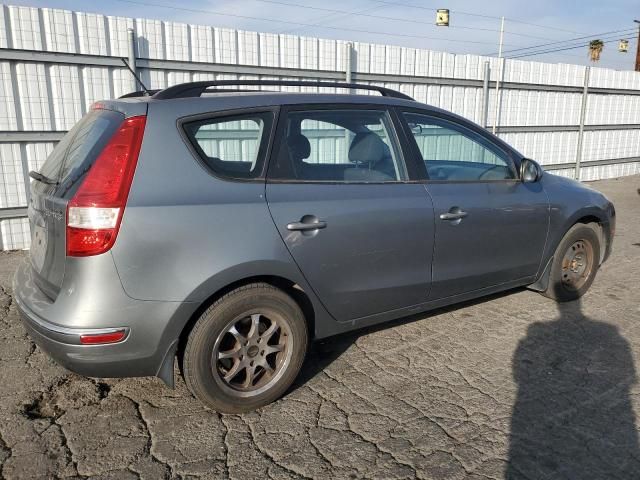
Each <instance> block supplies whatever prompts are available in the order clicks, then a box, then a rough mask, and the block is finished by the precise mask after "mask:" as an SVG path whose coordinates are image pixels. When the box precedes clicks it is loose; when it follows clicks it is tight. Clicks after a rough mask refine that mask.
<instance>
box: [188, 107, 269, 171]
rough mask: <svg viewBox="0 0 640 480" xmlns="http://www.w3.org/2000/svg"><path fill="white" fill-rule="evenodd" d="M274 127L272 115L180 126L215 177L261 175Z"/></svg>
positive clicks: (266, 114) (199, 122) (234, 116)
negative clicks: (272, 127)
mask: <svg viewBox="0 0 640 480" xmlns="http://www.w3.org/2000/svg"><path fill="white" fill-rule="evenodd" d="M272 124H273V114H272V113H271V112H260V113H246V114H241V115H230V116H224V117H220V116H216V117H214V118H207V119H202V120H197V121H193V122H186V123H184V124H183V128H184V132H185V134H186V136H187V139H188V140H189V142H190V143H191V145H192V146H193V148H194V149H195V151H196V154H197V155H198V157H199V158H200V160H201V163H202V164H203V165H204V167H205V168H206V169H207V170H209V171H211V172H212V173H213V174H215V175H217V176H222V177H227V178H234V179H254V178H259V177H260V176H262V170H263V166H264V157H265V153H266V148H267V144H268V140H269V134H270V132H271V126H272Z"/></svg>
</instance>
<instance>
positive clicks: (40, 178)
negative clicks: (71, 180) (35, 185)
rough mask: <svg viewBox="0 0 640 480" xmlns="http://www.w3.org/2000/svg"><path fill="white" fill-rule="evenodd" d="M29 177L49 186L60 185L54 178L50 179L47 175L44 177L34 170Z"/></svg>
mask: <svg viewBox="0 0 640 480" xmlns="http://www.w3.org/2000/svg"><path fill="white" fill-rule="evenodd" d="M29 176H30V177H31V178H33V179H34V180H37V181H39V182H42V183H46V184H47V185H58V183H60V182H58V181H57V180H54V179H53V178H49V177H47V176H46V175H42V174H41V173H38V172H36V171H34V170H31V171H30V172H29Z"/></svg>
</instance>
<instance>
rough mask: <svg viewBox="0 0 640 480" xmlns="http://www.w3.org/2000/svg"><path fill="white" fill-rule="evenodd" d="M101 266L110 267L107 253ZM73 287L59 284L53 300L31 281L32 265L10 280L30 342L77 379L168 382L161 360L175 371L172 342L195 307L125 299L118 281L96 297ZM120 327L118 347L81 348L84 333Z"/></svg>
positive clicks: (97, 346)
mask: <svg viewBox="0 0 640 480" xmlns="http://www.w3.org/2000/svg"><path fill="white" fill-rule="evenodd" d="M101 261H108V262H111V264H112V259H111V256H110V255H109V254H107V256H106V258H105V259H103V260H101ZM95 267H96V266H95V265H94V268H95ZM102 270H103V271H104V266H102ZM116 278H117V275H116ZM111 280H113V279H111ZM76 286H77V285H72V286H66V285H63V288H62V289H61V292H60V294H59V295H58V297H57V298H56V300H55V301H52V300H51V299H49V298H48V297H46V296H45V295H44V294H43V293H42V291H40V289H39V288H38V287H37V286H36V285H35V283H34V282H33V278H32V270H31V265H30V263H29V262H28V261H25V262H23V263H22V264H21V265H20V267H19V268H18V270H17V271H16V274H15V276H14V280H13V292H14V300H15V302H16V305H17V307H18V309H19V311H20V313H21V318H22V321H23V324H24V326H25V328H26V329H27V331H28V333H29V335H30V336H31V338H32V339H33V341H34V342H35V343H36V344H37V345H38V346H39V347H40V348H42V350H44V351H45V352H47V354H49V355H50V356H51V357H52V358H53V359H54V360H55V361H56V362H57V363H59V364H60V365H62V366H64V367H65V368H67V369H68V370H71V371H73V372H76V373H78V374H80V375H85V376H89V377H138V376H158V375H160V376H162V377H163V379H164V380H165V381H167V378H165V377H166V373H163V364H164V363H165V358H168V356H170V359H169V360H170V362H171V366H173V355H172V354H173V352H174V351H175V345H176V341H177V339H178V337H179V334H180V332H181V330H182V326H183V325H184V324H185V323H186V321H187V319H188V318H189V317H190V311H191V310H192V308H193V309H195V306H192V304H184V303H179V302H143V301H138V300H134V299H131V298H130V297H128V296H126V294H124V292H123V291H122V287H121V285H120V282H119V281H118V282H117V285H115V286H113V285H111V286H109V288H106V289H105V288H102V295H101V296H100V297H99V298H96V297H94V298H91V297H89V298H83V296H84V297H87V295H86V292H83V288H77V289H76V288H75V287H76ZM95 287H96V286H95V285H94V290H95V289H96V288H95ZM123 328H124V329H125V330H126V332H127V336H126V337H125V339H124V340H123V341H121V342H119V343H113V344H107V345H81V344H80V335H82V334H91V333H99V332H104V331H109V330H113V329H123ZM165 370H166V368H165Z"/></svg>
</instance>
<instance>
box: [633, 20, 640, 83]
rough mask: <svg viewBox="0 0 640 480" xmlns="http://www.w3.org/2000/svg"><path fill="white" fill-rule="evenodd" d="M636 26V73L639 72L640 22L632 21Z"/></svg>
mask: <svg viewBox="0 0 640 480" xmlns="http://www.w3.org/2000/svg"><path fill="white" fill-rule="evenodd" d="M634 22H636V23H637V24H638V44H637V45H636V72H640V20H634Z"/></svg>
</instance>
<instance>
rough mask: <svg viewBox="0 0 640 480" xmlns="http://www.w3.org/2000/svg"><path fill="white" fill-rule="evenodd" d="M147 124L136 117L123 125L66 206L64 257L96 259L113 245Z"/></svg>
mask: <svg viewBox="0 0 640 480" xmlns="http://www.w3.org/2000/svg"><path fill="white" fill-rule="evenodd" d="M146 120H147V117H145V116H139V117H131V118H128V119H126V120H125V121H124V122H122V125H120V127H119V128H118V130H117V131H116V132H115V133H114V134H113V136H112V137H111V139H110V140H109V142H108V143H107V145H106V147H105V148H104V150H102V153H100V156H99V157H98V158H97V159H96V161H95V163H94V164H93V165H92V166H91V168H90V169H89V171H88V172H87V175H86V177H85V178H84V180H83V182H82V184H81V185H80V187H79V188H78V191H77V192H76V194H75V195H74V196H73V198H72V199H71V201H70V202H69V205H68V207H67V256H70V257H87V256H90V255H98V254H100V253H104V252H106V251H108V250H109V249H110V248H111V247H112V246H113V244H114V242H115V241H116V237H117V235H118V228H119V227H120V221H121V220H122V214H123V212H124V207H125V205H126V203H127V196H128V195H129V189H130V188H131V181H132V180H133V174H134V172H135V170H136V164H137V162H138V154H139V153H140V145H141V144H142V136H143V135H144V127H145V122H146Z"/></svg>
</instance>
